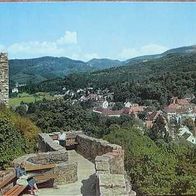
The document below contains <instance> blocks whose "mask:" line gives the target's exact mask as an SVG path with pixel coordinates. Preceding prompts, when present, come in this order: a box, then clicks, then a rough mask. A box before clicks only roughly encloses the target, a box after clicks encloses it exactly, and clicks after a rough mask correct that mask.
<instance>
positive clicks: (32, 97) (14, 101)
mask: <svg viewBox="0 0 196 196" xmlns="http://www.w3.org/2000/svg"><path fill="white" fill-rule="evenodd" d="M44 98H45V99H47V100H52V99H54V98H53V97H52V96H51V95H50V94H49V93H43V92H38V93H36V94H28V93H19V94H18V95H17V97H13V98H10V99H9V105H10V106H17V105H20V103H21V102H24V103H32V102H36V101H40V100H43V99H44Z"/></svg>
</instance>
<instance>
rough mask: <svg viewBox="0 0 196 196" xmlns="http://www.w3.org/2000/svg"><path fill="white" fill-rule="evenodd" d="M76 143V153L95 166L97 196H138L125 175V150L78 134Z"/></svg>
mask: <svg viewBox="0 0 196 196" xmlns="http://www.w3.org/2000/svg"><path fill="white" fill-rule="evenodd" d="M76 142H77V147H76V151H77V152H78V153H80V154H81V155H82V156H84V157H85V158H87V159H88V160H90V161H92V162H93V163H94V164H95V169H96V175H97V184H96V195H97V196H98V195H127V196H135V195H136V193H135V192H134V191H132V190H131V185H130V183H129V181H128V180H127V178H126V175H125V170H124V150H123V149H122V147H121V146H119V145H116V144H110V143H109V142H107V141H105V140H102V139H96V138H93V137H88V136H86V135H84V134H77V135H76Z"/></svg>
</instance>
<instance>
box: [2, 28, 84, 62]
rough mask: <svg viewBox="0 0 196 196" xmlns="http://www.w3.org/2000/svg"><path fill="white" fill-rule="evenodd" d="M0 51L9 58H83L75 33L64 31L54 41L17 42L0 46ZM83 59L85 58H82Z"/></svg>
mask: <svg viewBox="0 0 196 196" xmlns="http://www.w3.org/2000/svg"><path fill="white" fill-rule="evenodd" d="M0 51H7V52H8V53H9V57H10V58H33V57H39V56H46V55H47V56H67V57H71V56H72V54H73V53H74V52H75V53H79V54H77V56H78V58H80V57H81V56H84V55H83V54H81V50H80V49H79V45H78V39H77V32H75V31H65V34H64V35H63V36H61V37H59V38H57V39H56V40H54V41H27V42H17V43H13V44H11V45H8V46H4V45H1V44H0ZM84 58H85V57H84Z"/></svg>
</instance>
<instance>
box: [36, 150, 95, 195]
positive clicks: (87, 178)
mask: <svg viewBox="0 0 196 196" xmlns="http://www.w3.org/2000/svg"><path fill="white" fill-rule="evenodd" d="M68 153H69V160H70V161H74V162H77V163H78V181H77V182H75V183H71V184H66V185H61V186H58V188H57V189H54V188H45V189H40V190H39V193H38V196H61V195H62V196H69V195H70V196H72V195H74V196H77V195H78V196H79V195H83V196H95V180H96V177H95V166H94V164H93V163H91V162H90V161H88V160H87V159H85V158H84V157H83V156H81V155H80V154H78V153H76V152H75V151H74V150H72V151H68Z"/></svg>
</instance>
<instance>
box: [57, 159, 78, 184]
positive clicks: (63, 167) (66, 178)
mask: <svg viewBox="0 0 196 196" xmlns="http://www.w3.org/2000/svg"><path fill="white" fill-rule="evenodd" d="M54 174H56V175H57V178H56V179H55V184H57V185H62V184H68V183H74V182H76V181H77V180H78V177H77V163H69V162H67V163H61V164H58V165H57V167H55V168H54Z"/></svg>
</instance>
